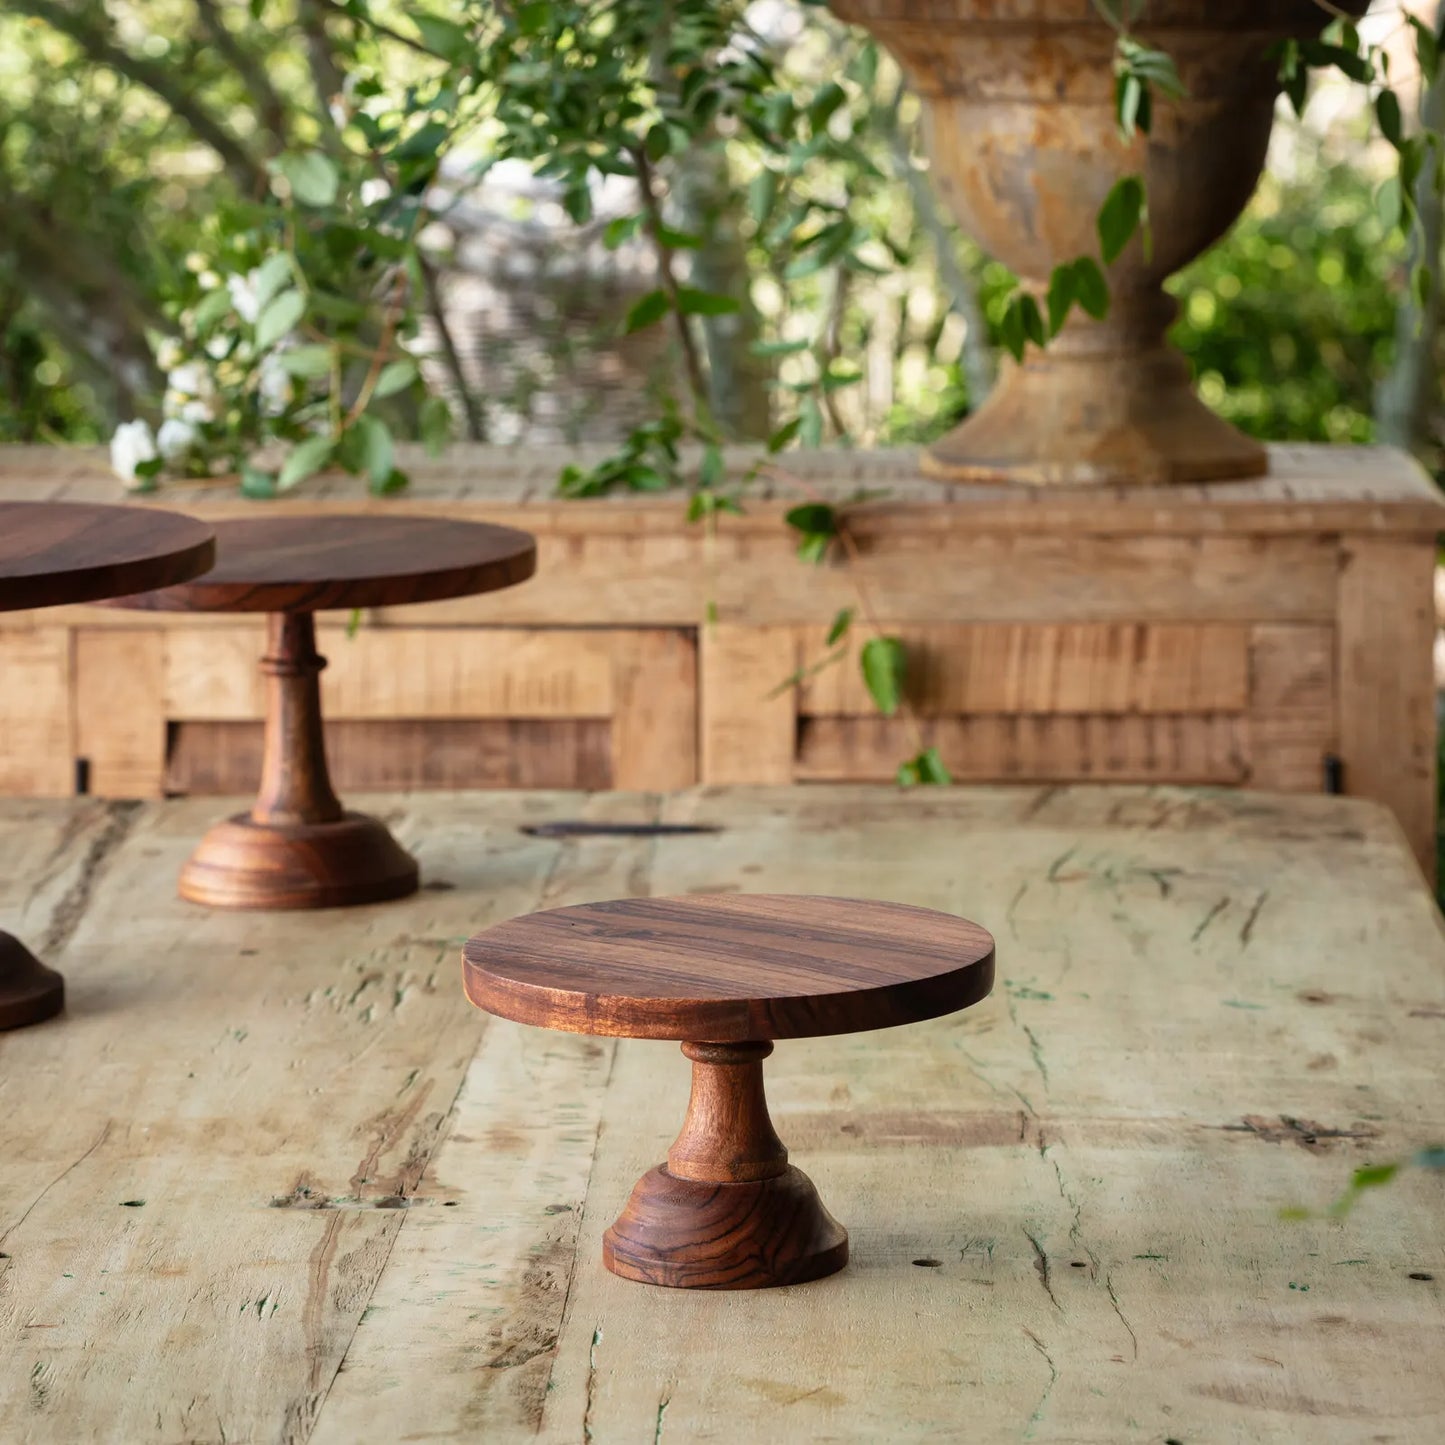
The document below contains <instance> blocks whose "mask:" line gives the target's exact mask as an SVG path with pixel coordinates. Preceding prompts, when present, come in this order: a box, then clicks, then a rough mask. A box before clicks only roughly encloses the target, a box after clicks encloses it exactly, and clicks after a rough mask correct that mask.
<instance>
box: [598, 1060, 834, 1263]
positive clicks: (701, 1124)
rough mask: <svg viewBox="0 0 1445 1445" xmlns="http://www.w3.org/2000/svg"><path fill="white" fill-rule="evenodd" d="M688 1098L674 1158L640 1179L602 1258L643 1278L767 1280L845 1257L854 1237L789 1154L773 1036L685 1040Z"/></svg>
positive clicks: (606, 1238) (604, 1244)
mask: <svg viewBox="0 0 1445 1445" xmlns="http://www.w3.org/2000/svg"><path fill="white" fill-rule="evenodd" d="M682 1051H683V1053H685V1054H686V1055H687V1056H688V1058H690V1059H691V1060H692V1097H691V1098H690V1099H689V1100H688V1106H687V1119H686V1121H685V1122H684V1123H683V1126H682V1133H681V1134H679V1135H678V1136H677V1142H676V1143H675V1144H673V1146H672V1148H671V1149H669V1150H668V1151H667V1163H666V1164H660V1165H658V1167H657V1168H656V1169H650V1170H648V1172H647V1173H646V1174H644V1175H643V1176H642V1178H641V1179H639V1180H638V1181H637V1185H636V1187H635V1188H634V1189H633V1191H632V1197H631V1198H630V1199H629V1200H628V1201H627V1207H626V1208H625V1209H624V1210H623V1211H622V1213H621V1215H619V1216H618V1219H617V1222H616V1223H615V1224H613V1225H612V1227H611V1228H610V1229H609V1230H608V1231H607V1233H606V1234H605V1235H603V1237H602V1262H603V1263H604V1264H605V1265H606V1266H607V1268H608V1269H610V1270H611V1271H612V1273H613V1274H620V1275H621V1276H622V1277H623V1278H624V1279H632V1280H637V1281H638V1282H639V1283H642V1284H660V1285H671V1286H674V1287H677V1288H684V1289H765V1288H767V1287H769V1286H771V1285H780V1284H803V1283H805V1282H806V1281H807V1280H810V1279H821V1278H822V1277H823V1276H824V1275H827V1274H833V1273H834V1272H835V1271H837V1270H840V1269H842V1268H843V1266H844V1265H845V1264H847V1263H848V1234H847V1231H846V1230H845V1229H844V1228H843V1226H842V1225H841V1224H839V1223H838V1221H837V1220H836V1219H834V1218H833V1216H832V1215H831V1214H829V1213H828V1211H827V1210H826V1209H825V1208H824V1207H823V1201H822V1200H821V1199H819V1197H818V1191H817V1190H816V1189H815V1188H814V1187H813V1181H812V1180H811V1179H809V1178H808V1176H807V1175H806V1174H804V1173H803V1171H802V1170H801V1169H796V1168H794V1167H793V1166H792V1165H791V1164H789V1163H788V1151H787V1149H786V1148H785V1147H784V1145H783V1142H782V1140H781V1139H779V1138H778V1136H777V1134H776V1133H774V1132H773V1124H772V1120H771V1119H770V1118H769V1117H768V1103H767V1100H766V1099H765V1098H764V1096H763V1060H764V1059H765V1058H767V1056H768V1055H769V1054H770V1053H772V1051H773V1046H772V1044H770V1043H750V1044H748V1043H745V1044H684V1045H683V1046H682Z"/></svg>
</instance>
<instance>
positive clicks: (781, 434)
mask: <svg viewBox="0 0 1445 1445" xmlns="http://www.w3.org/2000/svg"><path fill="white" fill-rule="evenodd" d="M802 425H803V418H802V417H800V416H795V417H794V418H793V419H792V421H785V422H784V423H783V424H782V426H780V427H779V428H778V429H777V431H775V432H774V433H773V434H772V436H770V437H769V438H768V454H769V455H770V456H773V455H776V454H777V453H778V452H780V451H782V450H783V448H784V447H786V446H787V445H788V443H789V442H791V441H792V440H793V438H794V437H796V436H797V435H798V430H799V428H800V427H801V426H802Z"/></svg>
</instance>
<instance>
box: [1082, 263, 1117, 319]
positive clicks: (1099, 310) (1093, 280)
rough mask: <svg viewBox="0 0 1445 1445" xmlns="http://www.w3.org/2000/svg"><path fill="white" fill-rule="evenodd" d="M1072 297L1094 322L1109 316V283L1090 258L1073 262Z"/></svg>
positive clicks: (1097, 265) (1097, 264)
mask: <svg viewBox="0 0 1445 1445" xmlns="http://www.w3.org/2000/svg"><path fill="white" fill-rule="evenodd" d="M1074 297H1075V300H1077V301H1078V303H1079V305H1080V306H1082V307H1083V308H1084V310H1085V312H1086V313H1087V314H1088V315H1090V316H1092V317H1093V318H1094V320H1095V321H1102V320H1103V319H1104V318H1105V317H1106V316H1107V315H1108V314H1109V283H1108V282H1107V281H1106V280H1105V279H1104V273H1103V272H1102V271H1101V270H1100V269H1099V263H1098V262H1097V261H1095V260H1094V258H1093V257H1092V256H1080V257H1079V259H1078V260H1077V261H1075V262H1074Z"/></svg>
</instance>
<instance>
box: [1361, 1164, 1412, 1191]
mask: <svg viewBox="0 0 1445 1445" xmlns="http://www.w3.org/2000/svg"><path fill="white" fill-rule="evenodd" d="M1399 1172H1400V1166H1399V1165H1398V1164H1368V1165H1366V1166H1365V1167H1364V1168H1363V1169H1356V1170H1355V1175H1354V1178H1353V1179H1351V1180H1350V1188H1351V1189H1378V1188H1379V1187H1380V1186H1381V1185H1382V1184H1388V1183H1389V1182H1390V1181H1391V1180H1392V1179H1393V1178H1394V1177H1395V1176H1396V1175H1397V1174H1398V1173H1399Z"/></svg>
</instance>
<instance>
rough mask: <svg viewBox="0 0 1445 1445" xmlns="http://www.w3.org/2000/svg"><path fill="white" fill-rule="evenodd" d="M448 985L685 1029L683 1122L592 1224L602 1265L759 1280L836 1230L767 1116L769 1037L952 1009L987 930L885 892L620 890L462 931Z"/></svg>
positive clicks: (541, 1009) (621, 1021)
mask: <svg viewBox="0 0 1445 1445" xmlns="http://www.w3.org/2000/svg"><path fill="white" fill-rule="evenodd" d="M463 978H464V982H465V987H466V991H467V997H468V998H469V999H471V1001H472V1002H473V1003H474V1004H476V1005H477V1007H478V1008H483V1009H486V1010H487V1011H488V1012H490V1013H494V1014H499V1015H501V1017H503V1018H509V1019H516V1020H517V1021H518V1022H519V1023H525V1024H537V1025H539V1026H541V1027H542V1028H549V1029H565V1030H568V1031H569V1032H572V1033H581V1034H607V1035H614V1036H621V1037H624V1038H637V1039H676V1040H680V1041H683V1042H682V1051H683V1053H684V1054H686V1055H687V1057H688V1058H690V1059H691V1060H692V1097H691V1099H690V1100H689V1102H688V1106H687V1117H686V1119H685V1120H684V1121H683V1126H682V1133H680V1134H679V1135H678V1136H677V1140H676V1142H675V1143H674V1144H673V1146H672V1148H671V1149H669V1150H668V1151H667V1163H665V1164H660V1165H658V1167H657V1168H655V1169H651V1170H649V1171H648V1172H647V1173H646V1174H644V1175H643V1176H642V1178H641V1179H640V1180H639V1181H638V1183H637V1186H636V1187H635V1188H634V1189H633V1191H632V1198H631V1199H630V1200H628V1202H627V1207H626V1208H625V1209H624V1210H623V1211H622V1214H621V1215H620V1216H619V1217H618V1219H617V1221H616V1222H615V1223H614V1224H613V1225H612V1227H611V1228H610V1229H608V1231H607V1233H606V1234H605V1235H604V1236H603V1242H602V1260H603V1263H604V1264H605V1265H606V1266H607V1268H608V1269H610V1270H611V1271H612V1272H613V1274H620V1275H621V1276H622V1277H623V1278H624V1279H632V1280H639V1281H641V1282H642V1283H644V1284H660V1285H672V1286H676V1287H681V1288H689V1289H760V1288H764V1287H766V1286H769V1285H782V1284H801V1283H803V1282H804V1281H805V1280H810V1279H820V1278H822V1276H824V1275H827V1274H832V1273H833V1272H834V1271H835V1270H839V1269H842V1268H843V1266H844V1265H845V1264H846V1263H847V1262H848V1235H847V1233H846V1232H845V1231H844V1229H843V1227H842V1226H841V1225H840V1224H839V1223H838V1221H837V1220H835V1219H834V1218H833V1216H832V1215H831V1214H829V1213H828V1211H827V1210H826V1209H825V1208H824V1207H823V1204H822V1201H821V1200H820V1199H819V1198H818V1191H817V1190H816V1189H815V1188H814V1187H813V1183H812V1180H810V1179H809V1178H808V1176H807V1175H806V1174H804V1173H803V1172H802V1171H801V1170H800V1169H796V1168H794V1167H793V1166H792V1165H790V1164H789V1163H788V1151H787V1149H786V1148H784V1147H783V1144H782V1141H781V1140H780V1139H779V1138H778V1136H777V1135H776V1134H775V1133H774V1132H773V1125H772V1121H771V1120H770V1119H769V1118H768V1106H767V1101H766V1099H765V1098H764V1097H763V1060H764V1059H765V1058H767V1056H768V1055H769V1054H770V1053H772V1051H773V1045H772V1040H774V1039H796V1038H810V1037H813V1036H815V1035H819V1034H843V1033H860V1032H863V1031H865V1030H869V1029H882V1028H891V1027H892V1026H893V1025H895V1024H909V1023H916V1022H918V1021H919V1020H921V1019H929V1018H935V1017H937V1016H938V1015H939V1014H945V1013H951V1012H953V1011H954V1010H955V1009H962V1008H967V1007H968V1006H969V1005H970V1004H973V1003H977V1002H978V1001H979V999H981V998H983V997H984V996H985V995H986V994H987V993H988V991H989V990H990V989H991V988H992V987H993V939H992V938H991V937H990V936H989V935H988V934H987V933H986V932H985V931H984V930H983V929H982V928H980V927H979V926H978V925H977V924H976V923H969V922H968V921H967V920H966V919H962V918H955V917H953V916H952V915H950V914H946V913H935V912H933V911H932V910H931V909H927V908H909V907H906V906H904V905H902V904H897V903H868V902H863V901H860V900H857V899H847V898H809V897H790V896H785V895H777V896H772V895H766V894H765V895H757V896H747V895H736V894H732V895H726V896H708V895H699V896H695V897H688V898H635V899H624V900H621V901H619V902H615V903H592V904H587V905H584V906H583V907H580V908H557V909H551V910H549V911H547V912H545V913H533V914H530V915H528V916H527V917H525V918H516V919H513V920H512V921H511V922H510V923H503V924H500V925H499V926H498V927H496V928H492V929H489V930H488V931H487V932H485V933H480V934H478V935H477V936H476V937H475V938H473V939H471V940H470V941H469V942H468V943H467V945H466V948H465V949H464V950H463Z"/></svg>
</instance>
